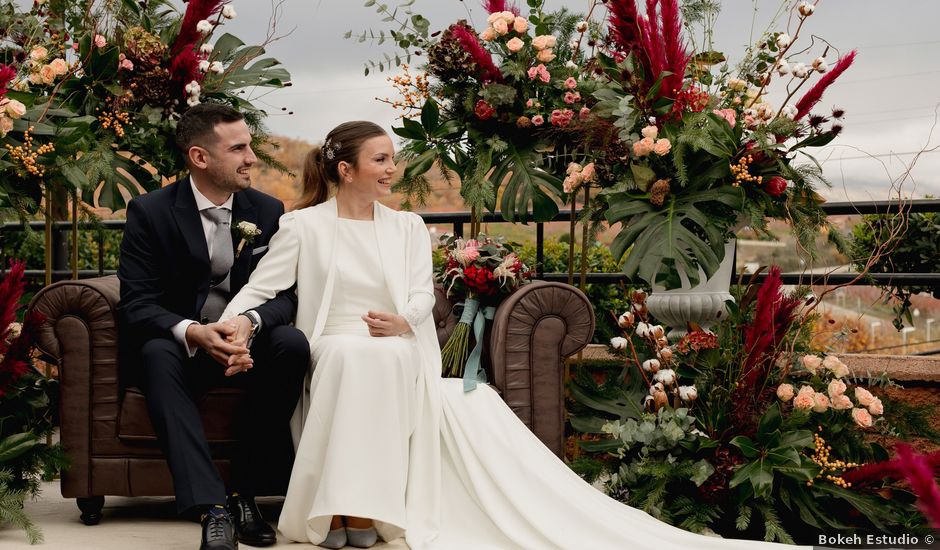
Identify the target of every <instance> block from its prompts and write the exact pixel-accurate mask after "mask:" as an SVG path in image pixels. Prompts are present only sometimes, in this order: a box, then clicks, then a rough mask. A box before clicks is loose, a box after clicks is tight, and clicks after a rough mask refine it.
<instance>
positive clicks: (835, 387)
mask: <svg viewBox="0 0 940 550" xmlns="http://www.w3.org/2000/svg"><path fill="white" fill-rule="evenodd" d="M845 390H846V387H845V382H843V381H842V380H833V381H832V382H829V397H831V398H833V399H835V397H836V396H837V395H842V394H843V393H845Z"/></svg>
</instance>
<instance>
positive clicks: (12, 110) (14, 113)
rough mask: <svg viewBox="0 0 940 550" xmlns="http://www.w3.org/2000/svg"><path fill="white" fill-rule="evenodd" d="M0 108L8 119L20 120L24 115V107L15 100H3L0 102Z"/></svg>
mask: <svg viewBox="0 0 940 550" xmlns="http://www.w3.org/2000/svg"><path fill="white" fill-rule="evenodd" d="M0 107H3V111H4V112H6V114H7V116H9V117H10V118H20V117H21V116H23V115H25V114H26V105H23V104H22V103H20V102H19V101H17V100H15V99H5V100H4V101H2V102H0Z"/></svg>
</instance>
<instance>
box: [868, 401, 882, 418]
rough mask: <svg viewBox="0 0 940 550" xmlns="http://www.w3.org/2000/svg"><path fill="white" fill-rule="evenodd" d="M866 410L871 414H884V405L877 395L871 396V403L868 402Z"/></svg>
mask: <svg viewBox="0 0 940 550" xmlns="http://www.w3.org/2000/svg"><path fill="white" fill-rule="evenodd" d="M868 412H870V413H871V414H884V413H885V407H884V405H882V403H881V399H880V398H878V397H873V398H872V400H871V403H869V404H868Z"/></svg>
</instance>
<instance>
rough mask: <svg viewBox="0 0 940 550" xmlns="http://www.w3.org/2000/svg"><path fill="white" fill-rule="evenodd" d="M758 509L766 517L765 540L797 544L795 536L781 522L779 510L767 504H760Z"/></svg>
mask: <svg viewBox="0 0 940 550" xmlns="http://www.w3.org/2000/svg"><path fill="white" fill-rule="evenodd" d="M757 509H758V510H759V511H760V513H761V516H763V517H764V540H765V541H767V542H774V541H776V542H782V543H784V544H795V543H794V541H793V537H791V536H790V534H789V533H787V530H786V529H784V528H783V525H782V524H781V523H780V518H779V517H778V516H777V511H776V510H774V509H773V508H772V507H770V506H768V505H767V504H758V505H757Z"/></svg>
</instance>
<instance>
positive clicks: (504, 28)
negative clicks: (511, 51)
mask: <svg viewBox="0 0 940 550" xmlns="http://www.w3.org/2000/svg"><path fill="white" fill-rule="evenodd" d="M493 30H494V31H496V34H498V35H500V36H505V35H506V34H507V33H508V32H509V25H508V24H507V23H506V20H505V19H497V20H496V21H493Z"/></svg>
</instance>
